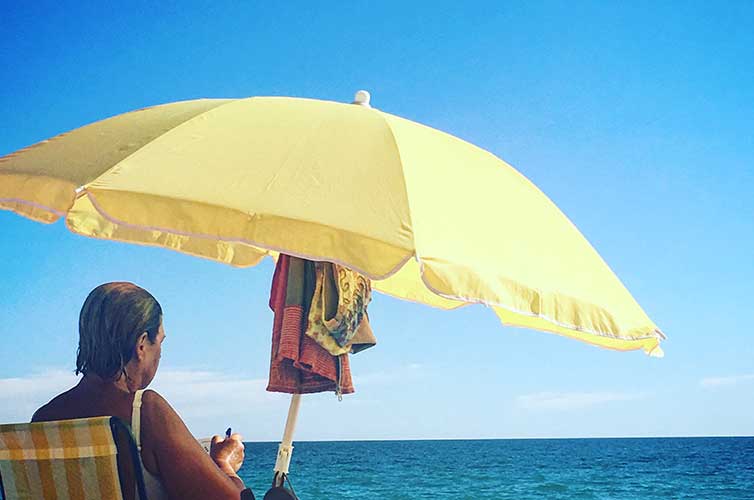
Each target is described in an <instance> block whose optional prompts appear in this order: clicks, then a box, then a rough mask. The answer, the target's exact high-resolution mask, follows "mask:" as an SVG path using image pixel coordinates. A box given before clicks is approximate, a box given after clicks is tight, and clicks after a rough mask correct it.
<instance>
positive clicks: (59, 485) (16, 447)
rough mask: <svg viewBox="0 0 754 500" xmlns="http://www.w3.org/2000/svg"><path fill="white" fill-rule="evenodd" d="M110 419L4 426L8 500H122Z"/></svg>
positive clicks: (0, 430) (0, 464) (0, 457)
mask: <svg viewBox="0 0 754 500" xmlns="http://www.w3.org/2000/svg"><path fill="white" fill-rule="evenodd" d="M117 453H118V451H117V448H116V445H115V440H114V438H113V432H112V429H111V427H110V417H96V418H86V419H77V420H60V421H55V422H40V423H33V424H6V425H0V478H2V484H3V489H4V493H5V498H6V500H32V499H35V500H37V499H44V500H48V499H56V500H57V499H60V500H100V499H113V500H122V495H121V487H120V479H119V477H118V466H117V461H116V456H117Z"/></svg>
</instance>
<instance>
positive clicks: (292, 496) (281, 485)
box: [263, 474, 298, 500]
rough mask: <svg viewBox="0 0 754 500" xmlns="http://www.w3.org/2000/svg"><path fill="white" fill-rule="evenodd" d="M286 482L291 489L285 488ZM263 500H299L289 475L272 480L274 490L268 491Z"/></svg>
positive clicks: (282, 475)
mask: <svg viewBox="0 0 754 500" xmlns="http://www.w3.org/2000/svg"><path fill="white" fill-rule="evenodd" d="M286 482H287V483H288V486H289V487H290V489H288V488H286V487H285V483H286ZM263 500H298V497H297V496H296V493H295V492H294V491H293V485H292V484H291V480H290V479H288V474H281V475H280V476H278V475H277V474H276V475H275V478H274V479H273V480H272V488H270V489H269V490H267V493H265V494H264V499H263Z"/></svg>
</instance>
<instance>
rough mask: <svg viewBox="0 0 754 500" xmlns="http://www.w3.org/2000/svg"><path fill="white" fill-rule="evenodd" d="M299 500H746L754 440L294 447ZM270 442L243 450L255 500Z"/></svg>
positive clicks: (753, 492) (269, 463)
mask: <svg viewBox="0 0 754 500" xmlns="http://www.w3.org/2000/svg"><path fill="white" fill-rule="evenodd" d="M294 446H295V448H294V451H293V458H292V461H291V467H290V479H291V482H292V484H293V488H294V490H295V492H296V494H297V495H298V497H299V499H300V500H340V499H343V500H346V499H354V500H356V499H358V500H362V499H380V500H415V499H433V500H436V499H454V500H459V499H466V500H485V499H489V500H493V499H517V500H521V499H534V498H536V499H542V498H545V499H548V498H552V499H624V500H628V499H642V500H644V499H692V498H693V499H723V500H736V499H749V500H752V499H754V437H707V438H616V439H500V440H441V441H331V442H298V443H294ZM276 452H277V443H246V461H245V462H244V465H243V467H242V468H241V470H240V471H239V475H240V476H241V477H242V478H243V479H244V481H245V482H246V484H247V486H251V487H252V489H253V491H254V494H255V496H256V498H257V499H258V500H261V499H262V498H263V497H264V493H265V492H266V491H267V489H268V488H269V486H270V482H271V479H272V468H273V465H274V462H275V455H276Z"/></svg>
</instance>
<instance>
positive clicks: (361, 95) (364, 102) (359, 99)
mask: <svg viewBox="0 0 754 500" xmlns="http://www.w3.org/2000/svg"><path fill="white" fill-rule="evenodd" d="M371 97H372V96H370V95H369V92H367V91H366V90H359V91H358V92H356V95H355V96H353V102H352V103H351V104H358V105H359V106H364V107H365V108H371V107H372V106H370V105H369V99H370V98H371Z"/></svg>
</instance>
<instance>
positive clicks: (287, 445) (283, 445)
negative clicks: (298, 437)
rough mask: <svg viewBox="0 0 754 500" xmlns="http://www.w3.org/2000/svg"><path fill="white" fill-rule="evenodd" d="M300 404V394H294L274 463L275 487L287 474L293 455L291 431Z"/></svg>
mask: <svg viewBox="0 0 754 500" xmlns="http://www.w3.org/2000/svg"><path fill="white" fill-rule="evenodd" d="M300 404H301V394H294V395H293V396H292V397H291V406H290V407H289V408H288V419H287V420H286V421H285V431H284V432H283V440H282V441H281V442H280V446H278V457H277V460H276V461H275V476H274V479H273V483H274V484H275V486H281V485H282V484H283V481H284V480H285V475H287V474H288V466H289V465H290V464H291V455H292V454H293V431H294V429H295V428H296V419H298V407H299V405H300Z"/></svg>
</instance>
